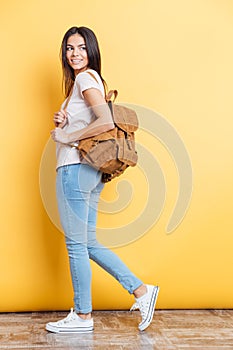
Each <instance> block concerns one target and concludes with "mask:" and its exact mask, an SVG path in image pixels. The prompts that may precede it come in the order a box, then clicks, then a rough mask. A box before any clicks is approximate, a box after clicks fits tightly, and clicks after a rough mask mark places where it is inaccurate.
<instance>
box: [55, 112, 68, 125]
mask: <svg viewBox="0 0 233 350" xmlns="http://www.w3.org/2000/svg"><path fill="white" fill-rule="evenodd" d="M66 120H67V113H66V111H64V110H63V109H61V110H60V111H58V112H56V113H54V117H53V121H54V123H55V124H56V125H59V124H62V123H64V122H66Z"/></svg>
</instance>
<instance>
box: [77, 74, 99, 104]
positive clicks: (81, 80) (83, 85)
mask: <svg viewBox="0 0 233 350" xmlns="http://www.w3.org/2000/svg"><path fill="white" fill-rule="evenodd" d="M76 84H77V86H78V89H79V91H80V94H81V96H82V98H84V97H83V91H85V90H88V89H91V88H94V89H98V90H100V92H101V93H102V94H103V87H102V86H101V85H100V84H99V83H98V82H97V81H96V80H95V79H94V78H93V77H92V76H91V75H90V74H89V73H87V72H83V73H79V74H78V75H77V78H76Z"/></svg>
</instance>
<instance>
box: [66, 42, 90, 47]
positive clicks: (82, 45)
mask: <svg viewBox="0 0 233 350" xmlns="http://www.w3.org/2000/svg"><path fill="white" fill-rule="evenodd" d="M66 46H71V47H74V46H75V45H72V44H67V45H66ZM80 46H86V44H85V43H84V44H79V45H78V47H80Z"/></svg>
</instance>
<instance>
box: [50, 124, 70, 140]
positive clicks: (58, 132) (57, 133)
mask: <svg viewBox="0 0 233 350" xmlns="http://www.w3.org/2000/svg"><path fill="white" fill-rule="evenodd" d="M51 137H52V139H53V141H55V142H60V143H64V144H67V143H70V139H69V134H67V133H66V132H65V131H64V130H63V129H61V128H60V127H59V128H55V129H54V130H52V131H51Z"/></svg>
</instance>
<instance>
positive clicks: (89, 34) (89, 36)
mask: <svg viewBox="0 0 233 350" xmlns="http://www.w3.org/2000/svg"><path fill="white" fill-rule="evenodd" d="M74 34H79V35H81V37H83V39H84V41H85V45H86V49H87V57H88V68H90V69H94V70H95V71H96V72H97V73H98V74H99V76H100V78H101V80H102V82H103V84H104V89H105V92H106V83H105V81H104V79H103V77H102V75H101V56H100V50H99V44H98V41H97V38H96V36H95V34H94V32H93V31H92V30H91V29H89V28H87V27H72V28H70V29H68V30H67V32H66V33H65V35H64V37H63V40H62V44H61V52H60V56H61V62H62V71H63V89H64V92H65V96H66V97H67V96H68V95H69V93H70V91H71V89H72V87H73V85H74V80H75V74H74V70H73V68H71V67H70V65H69V64H68V62H67V59H66V47H67V40H68V38H69V37H70V36H71V35H74Z"/></svg>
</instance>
